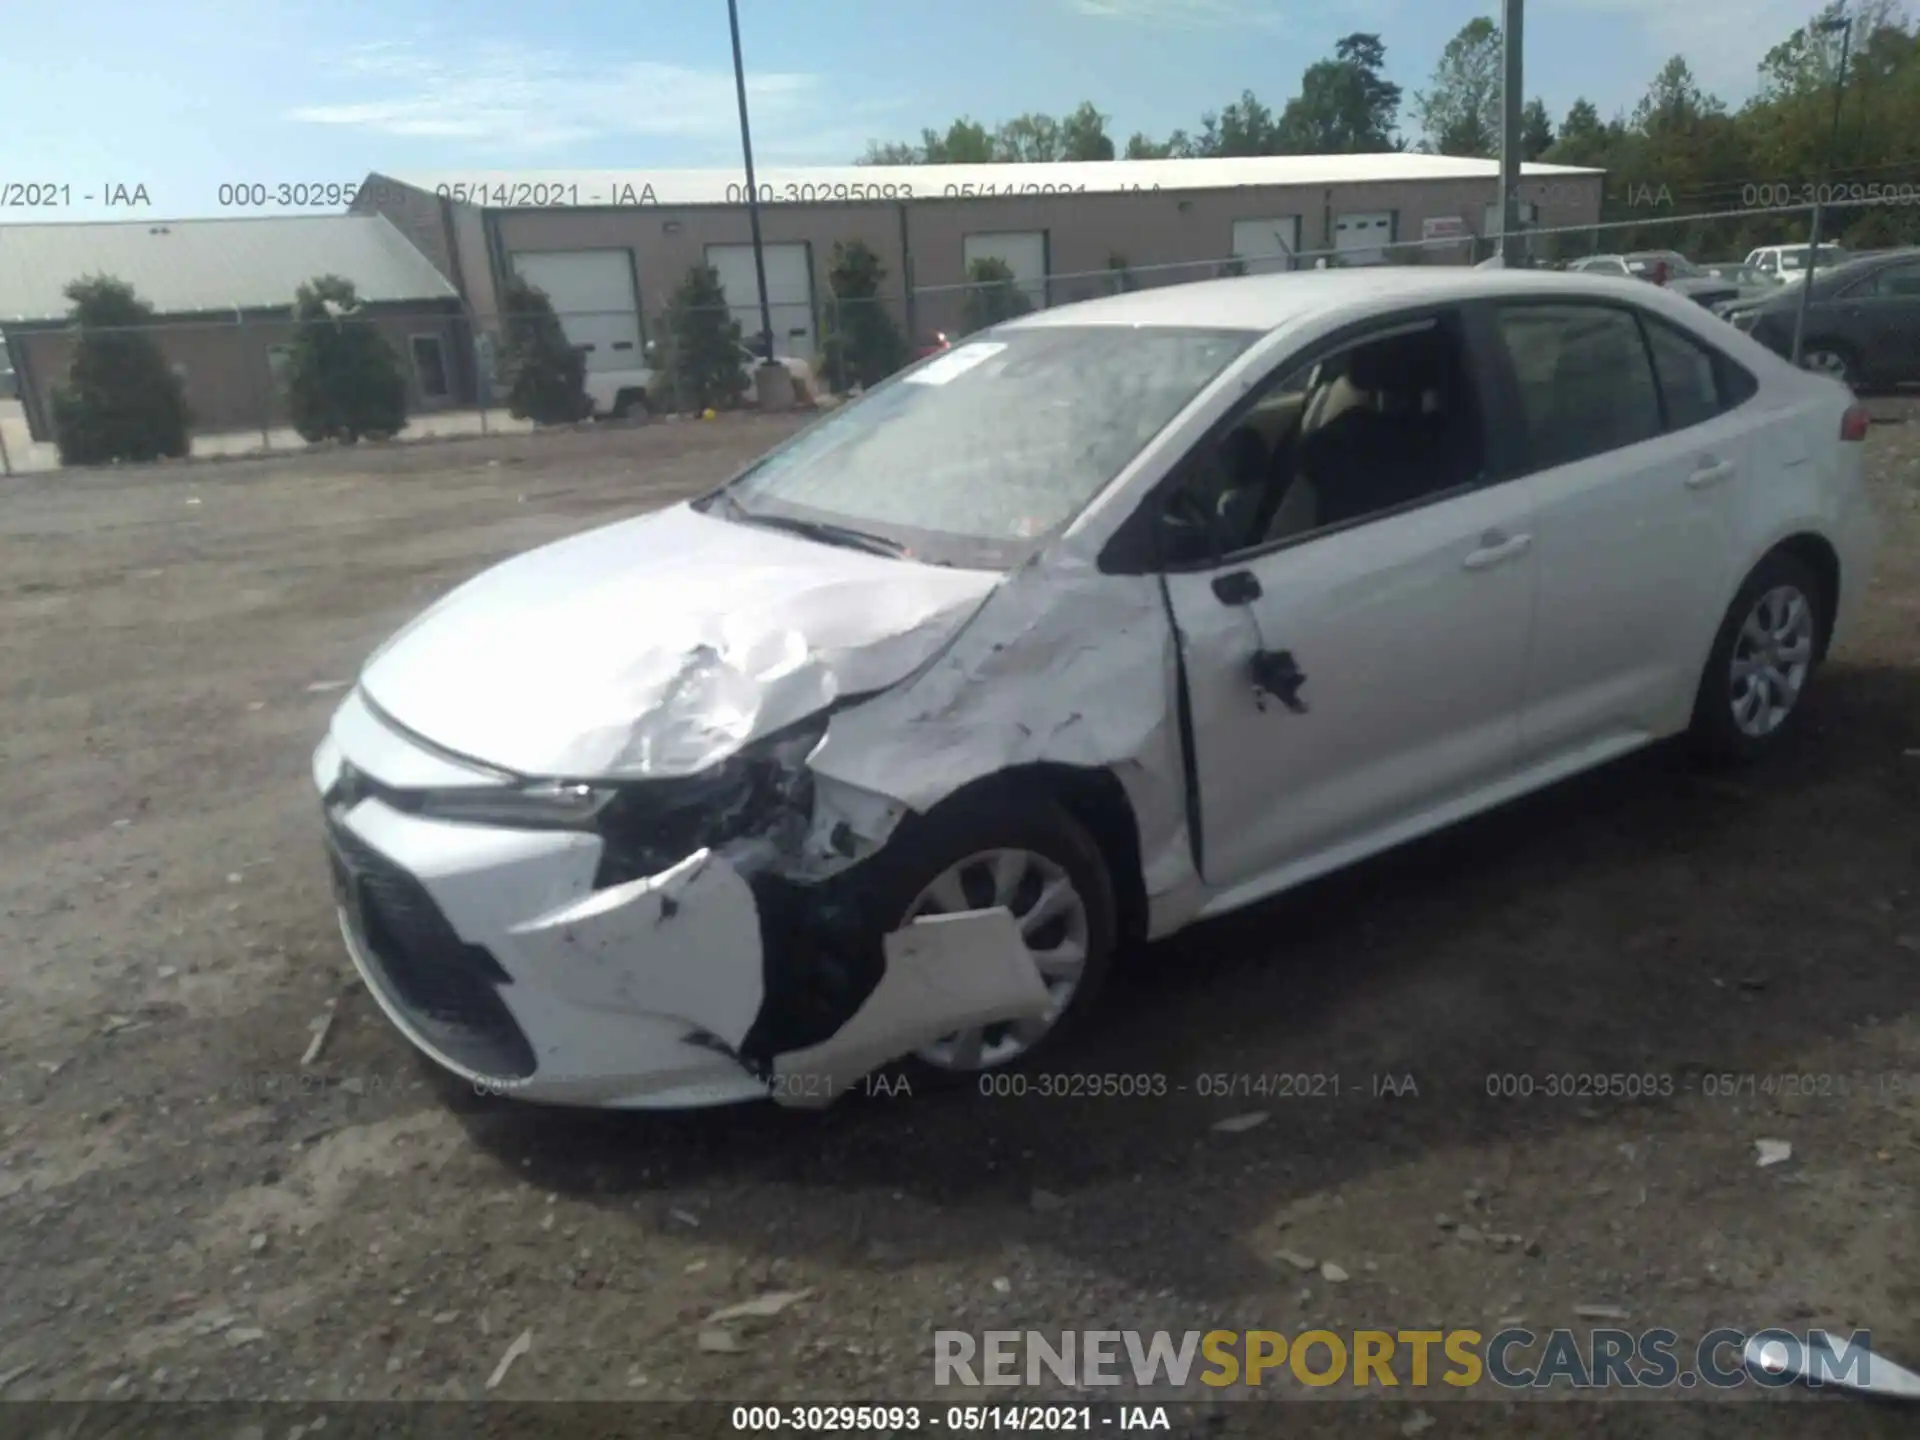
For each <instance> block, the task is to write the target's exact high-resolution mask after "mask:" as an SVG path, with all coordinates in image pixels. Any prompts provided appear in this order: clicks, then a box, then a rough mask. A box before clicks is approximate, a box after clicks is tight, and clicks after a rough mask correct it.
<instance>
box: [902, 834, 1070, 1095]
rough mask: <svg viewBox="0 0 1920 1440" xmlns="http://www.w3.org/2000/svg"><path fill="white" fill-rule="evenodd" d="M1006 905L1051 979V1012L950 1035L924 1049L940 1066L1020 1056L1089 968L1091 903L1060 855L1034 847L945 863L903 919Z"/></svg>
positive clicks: (987, 1065) (921, 1054)
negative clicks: (1042, 852) (1058, 859)
mask: <svg viewBox="0 0 1920 1440" xmlns="http://www.w3.org/2000/svg"><path fill="white" fill-rule="evenodd" d="M998 905H1004V906H1005V907H1006V908H1007V910H1008V911H1009V912H1010V913H1011V914H1012V915H1013V920H1014V924H1015V925H1017V926H1018V927H1019V930H1020V937H1021V939H1022V940H1024V941H1025V942H1026V946H1027V953H1028V954H1030V955H1031V956H1032V957H1033V961H1034V964H1035V966H1036V967H1037V968H1038V969H1039V971H1040V978H1041V979H1042V980H1043V981H1045V982H1046V986H1047V998H1048V1003H1047V1009H1046V1012H1045V1013H1044V1014H1042V1015H1040V1016H1037V1017H1035V1018H1033V1019H1030V1020H1012V1021H1006V1022H1003V1023H1000V1024H995V1025H987V1026H983V1027H976V1028H974V1029H971V1030H961V1031H956V1032H955V1033H954V1034H951V1035H944V1036H942V1037H941V1038H940V1039H938V1040H936V1041H934V1042H933V1043H932V1044H931V1045H928V1046H926V1047H925V1048H923V1049H921V1050H920V1051H918V1052H916V1053H917V1057H918V1058H919V1059H920V1060H921V1061H922V1062H923V1063H925V1064H927V1065H930V1066H932V1067H934V1068H935V1069H938V1070H957V1071H974V1070H989V1069H993V1068H994V1067H996V1066H1000V1065H1005V1064H1007V1063H1008V1062H1009V1061H1012V1060H1015V1059H1018V1058H1019V1057H1020V1056H1021V1055H1024V1054H1025V1053H1026V1052H1027V1051H1028V1050H1030V1049H1032V1048H1033V1047H1034V1045H1036V1044H1037V1043H1039V1041H1040V1039H1041V1037H1042V1036H1044V1035H1045V1034H1046V1033H1047V1032H1048V1031H1049V1030H1051V1029H1052V1028H1053V1027H1054V1025H1055V1023H1056V1022H1057V1021H1058V1020H1059V1019H1060V1016H1061V1015H1062V1014H1063V1013H1064V1012H1065V1011H1066V1008H1067V1006H1068V1004H1069V1003H1070V1002H1071V1001H1072V1000H1073V996H1074V993H1075V992H1076V991H1077V990H1078V989H1079V988H1080V980H1081V977H1082V975H1083V974H1084V973H1085V971H1086V966H1087V946H1088V935H1089V924H1088V916H1087V902H1086V900H1085V898H1084V897H1082V896H1081V894H1080V892H1079V890H1078V889H1076V888H1075V886H1074V883H1073V878H1072V877H1071V876H1070V875H1068V874H1067V872H1066V870H1065V869H1064V868H1062V867H1061V866H1060V865H1059V864H1057V863H1056V862H1055V861H1053V860H1050V859H1048V858H1047V857H1046V856H1045V855H1040V854H1037V853H1035V852H1034V851H1031V850H1021V849H1000V850H983V851H979V852H978V853H976V854H973V855H969V856H968V857H967V858H966V859H964V860H960V861H957V862H956V863H954V864H953V865H950V866H948V867H947V868H946V869H945V870H943V871H942V872H941V873H940V874H939V875H938V876H937V877H936V878H935V879H934V880H933V881H932V882H931V883H929V884H928V885H927V886H926V888H925V889H923V890H922V891H921V892H920V894H919V895H918V896H916V897H915V898H914V901H913V903H912V904H911V905H909V906H908V907H907V911H906V914H905V916H904V917H903V918H902V921H901V923H902V924H903V925H905V924H910V923H912V922H913V921H915V920H918V919H920V918H922V917H923V916H927V915H952V914H957V913H960V912H962V911H966V910H986V909H990V908H992V907H994V906H998Z"/></svg>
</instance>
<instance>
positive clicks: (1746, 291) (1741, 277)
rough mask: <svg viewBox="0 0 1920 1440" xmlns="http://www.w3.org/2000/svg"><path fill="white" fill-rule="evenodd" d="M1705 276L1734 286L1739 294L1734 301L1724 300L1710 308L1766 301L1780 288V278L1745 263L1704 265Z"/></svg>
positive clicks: (1733, 262) (1730, 261) (1736, 261)
mask: <svg viewBox="0 0 1920 1440" xmlns="http://www.w3.org/2000/svg"><path fill="white" fill-rule="evenodd" d="M1700 269H1701V272H1702V273H1703V274H1706V275H1709V276H1711V277H1712V278H1713V279H1715V280H1719V281H1721V282H1722V283H1724V284H1728V285H1732V286H1733V287H1734V288H1735V289H1736V290H1737V292H1738V293H1737V294H1736V295H1735V296H1734V298H1733V299H1732V300H1724V301H1721V302H1719V304H1718V305H1716V306H1712V307H1709V308H1713V309H1718V308H1720V307H1721V306H1725V305H1731V304H1738V303H1739V302H1741V301H1743V300H1764V299H1765V298H1766V297H1767V296H1769V295H1771V294H1772V293H1773V292H1774V291H1775V290H1777V289H1779V288H1780V280H1779V277H1778V276H1775V275H1769V274H1768V273H1767V272H1766V271H1764V270H1762V269H1761V268H1760V267H1759V266H1758V265H1749V264H1747V263H1746V262H1745V261H1739V260H1728V261H1722V262H1721V263H1719V264H1714V265H1702V266H1701V267H1700Z"/></svg>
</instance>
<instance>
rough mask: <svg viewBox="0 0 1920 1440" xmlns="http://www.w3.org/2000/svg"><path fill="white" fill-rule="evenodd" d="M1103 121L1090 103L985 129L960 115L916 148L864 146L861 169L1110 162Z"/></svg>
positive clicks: (1020, 117)
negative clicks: (1069, 161)
mask: <svg viewBox="0 0 1920 1440" xmlns="http://www.w3.org/2000/svg"><path fill="white" fill-rule="evenodd" d="M1107 120H1108V117H1107V116H1105V115H1103V114H1101V113H1100V111H1099V109H1098V108H1097V107H1096V106H1095V105H1094V104H1093V102H1092V101H1091V100H1083V101H1081V102H1080V104H1079V105H1077V106H1075V107H1074V108H1073V109H1072V110H1070V111H1068V112H1067V113H1066V114H1065V115H1061V116H1057V117H1056V116H1053V115H1047V114H1042V113H1040V112H1038V111H1034V112H1030V113H1028V114H1025V115H1016V116H1015V117H1014V118H1013V119H1011V120H1008V121H1005V122H1003V123H1002V124H1000V125H998V126H996V127H994V128H993V129H991V130H989V129H988V128H987V127H986V126H985V125H983V124H981V123H980V122H979V121H977V120H971V119H968V118H966V117H965V116H962V117H961V118H960V119H958V120H955V121H954V122H953V123H952V124H951V125H949V126H948V127H947V128H946V129H945V130H944V131H939V130H922V131H921V132H920V142H919V144H917V145H916V144H910V143H901V142H895V143H892V144H882V143H880V142H879V141H873V142H870V143H869V144H868V146H867V153H866V154H865V155H864V156H863V157H861V159H860V160H859V161H858V162H857V163H859V164H862V165H991V164H1030V163H1044V162H1047V161H1055V160H1111V159H1113V155H1114V145H1113V137H1112V136H1110V135H1109V134H1107Z"/></svg>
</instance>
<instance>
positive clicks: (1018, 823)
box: [876, 794, 1118, 1083]
mask: <svg viewBox="0 0 1920 1440" xmlns="http://www.w3.org/2000/svg"><path fill="white" fill-rule="evenodd" d="M996 802H997V803H996ZM909 824H910V825H911V827H912V828H911V832H910V833H902V834H899V835H896V836H895V837H894V840H893V842H892V844H890V845H889V846H888V847H887V848H886V850H883V851H882V854H881V856H880V857H876V859H884V860H886V861H887V862H890V863H888V864H887V873H886V879H885V881H884V883H883V885H882V886H881V889H882V891H883V892H884V893H883V894H881V895H878V896H876V901H877V902H878V904H877V913H880V914H883V915H886V916H890V917H892V920H891V923H892V925H893V927H894V928H899V927H902V926H905V925H908V924H911V923H912V922H913V921H915V920H917V919H920V918H922V917H924V916H929V915H948V914H955V913H958V912H962V911H968V910H984V909H989V908H992V907H994V906H1005V907H1006V908H1007V910H1008V911H1009V913H1011V915H1012V916H1013V920H1014V924H1015V925H1016V926H1017V927H1018V929H1019V931H1020V936H1021V939H1022V941H1023V942H1024V943H1025V945H1026V947H1027V953H1028V954H1029V955H1030V956H1031V957H1032V959H1033V962H1034V965H1035V967H1036V968H1037V969H1038V970H1039V972H1040V977H1041V979H1042V980H1043V981H1044V982H1045V984H1046V986H1047V991H1048V996H1049V1004H1048V1007H1047V1010H1046V1012H1045V1014H1043V1015H1041V1016H1038V1017H1036V1018H1034V1019H1030V1020H1015V1021H1007V1022H1002V1023H999V1024H993V1025H986V1026H980V1027H975V1028H971V1029H966V1030H960V1031H956V1032H954V1033H952V1034H949V1035H943V1036H940V1037H938V1038H936V1039H935V1040H933V1041H931V1042H930V1043H928V1044H926V1045H924V1046H922V1047H921V1048H920V1049H919V1050H917V1051H916V1052H914V1054H913V1055H912V1056H911V1057H910V1058H909V1059H908V1060H907V1061H905V1062H904V1068H905V1069H906V1071H907V1072H908V1073H909V1075H910V1076H912V1077H913V1078H915V1079H918V1080H922V1081H925V1082H928V1083H939V1082H948V1083H951V1082H953V1081H955V1080H963V1079H965V1078H967V1077H969V1076H973V1075H977V1074H979V1073H981V1072H983V1071H987V1070H999V1069H1003V1068H1007V1067H1010V1066H1016V1065H1021V1066H1024V1065H1025V1064H1026V1063H1027V1062H1029V1061H1030V1060H1032V1059H1033V1058H1034V1057H1035V1056H1036V1055H1037V1054H1039V1053H1041V1052H1042V1051H1043V1050H1044V1051H1046V1052H1048V1053H1052V1052H1053V1051H1054V1050H1055V1049H1056V1048H1057V1046H1058V1045H1059V1043H1060V1041H1061V1039H1062V1038H1063V1037H1064V1036H1065V1035H1067V1034H1069V1033H1070V1032H1072V1031H1073V1030H1074V1029H1076V1028H1077V1027H1078V1026H1079V1024H1080V1022H1081V1021H1082V1019H1083V1018H1084V1017H1085V1015H1086V1014H1087V1012H1088V1011H1089V1010H1090V1009H1091V1008H1092V1006H1093V1003H1094V999H1095V997H1096V996H1097V995H1098V993H1099V991H1100V988H1101V986H1102V984H1103V983H1104V982H1105V980H1106V976H1107V971H1108V969H1109V968H1110V966H1111V963H1112V959H1113V951H1114V946H1115V939H1116V934H1117V930H1118V921H1117V906H1116V903H1115V899H1114V886H1113V877H1112V876H1111V875H1110V874H1109V873H1108V870H1107V865H1106V861H1105V859H1104V857H1103V856H1102V855H1101V852H1100V847H1099V845H1098V844H1097V843H1096V842H1095V841H1094V839H1093V837H1092V836H1091V835H1089V834H1088V833H1087V830H1086V827H1085V826H1083V825H1082V824H1081V823H1080V822H1079V821H1078V820H1076V819H1075V818H1074V817H1073V816H1071V815H1069V814H1068V813H1067V812H1066V811H1065V810H1064V809H1062V808H1061V807H1060V806H1059V805H1057V804H1055V803H1054V802H1052V801H1051V800H1040V801H1038V802H1036V801H1032V800H1026V801H1022V800H1019V799H1016V798H1014V797H1012V796H1010V795H1006V794H996V795H994V796H986V795H981V796H978V797H968V798H966V799H963V800H961V801H960V802H958V804H957V805H956V806H955V807H954V808H952V809H950V810H936V811H934V812H933V813H932V814H930V815H928V816H927V817H925V819H924V820H919V821H912V822H909ZM906 828H907V827H904V826H903V831H904V830H906ZM888 851H892V852H893V853H892V854H890V855H889V854H888V853H887V852H888Z"/></svg>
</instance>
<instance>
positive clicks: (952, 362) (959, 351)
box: [905, 340, 1007, 385]
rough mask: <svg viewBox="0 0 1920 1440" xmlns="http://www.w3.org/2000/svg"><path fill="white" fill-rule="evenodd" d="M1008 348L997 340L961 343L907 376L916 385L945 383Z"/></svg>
mask: <svg viewBox="0 0 1920 1440" xmlns="http://www.w3.org/2000/svg"><path fill="white" fill-rule="evenodd" d="M1006 348H1007V347H1006V345H1005V344H1004V343H1003V342H1000V341H997V340H980V341H976V342H975V343H974V344H972V345H961V346H959V347H958V348H956V349H953V350H949V351H948V352H947V353H946V354H944V355H942V356H941V357H940V358H939V359H938V360H934V361H931V362H930V363H929V364H928V365H927V367H926V368H925V369H924V370H916V371H914V372H913V374H911V375H908V376H906V377H905V378H906V379H908V380H911V381H912V382H913V383H914V384H915V385H944V384H946V383H947V382H948V381H949V380H951V379H953V378H954V377H955V376H958V375H964V374H966V373H967V371H969V370H971V369H973V367H974V366H976V365H982V364H985V363H986V362H987V361H989V360H991V359H992V358H993V357H994V356H996V355H998V354H999V353H1000V352H1001V351H1002V350H1004V349H1006Z"/></svg>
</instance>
